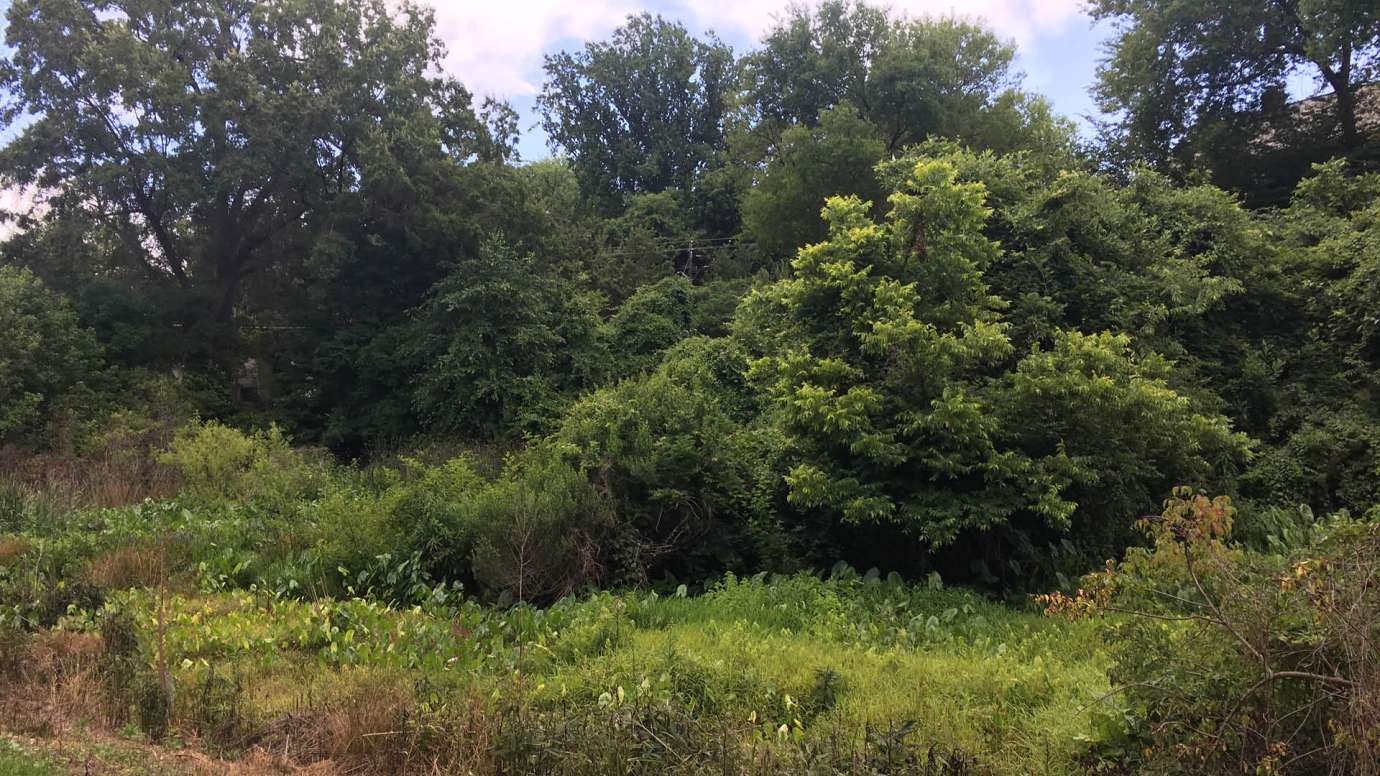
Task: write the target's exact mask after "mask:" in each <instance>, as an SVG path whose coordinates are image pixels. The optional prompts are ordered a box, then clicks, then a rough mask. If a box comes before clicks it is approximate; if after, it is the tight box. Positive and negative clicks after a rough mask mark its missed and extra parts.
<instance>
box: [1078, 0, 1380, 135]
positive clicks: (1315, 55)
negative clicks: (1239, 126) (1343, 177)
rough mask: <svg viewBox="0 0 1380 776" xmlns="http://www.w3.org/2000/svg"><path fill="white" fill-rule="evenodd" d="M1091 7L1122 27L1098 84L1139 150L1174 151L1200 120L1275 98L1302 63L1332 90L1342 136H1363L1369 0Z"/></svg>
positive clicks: (1370, 50)
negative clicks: (1359, 109)
mask: <svg viewBox="0 0 1380 776" xmlns="http://www.w3.org/2000/svg"><path fill="white" fill-rule="evenodd" d="M1090 11H1091V13H1092V15H1093V17H1094V18H1096V19H1098V20H1110V21H1111V23H1112V24H1113V25H1114V28H1115V30H1116V33H1115V36H1114V37H1113V39H1112V41H1111V42H1110V44H1109V45H1108V48H1107V57H1106V59H1105V60H1103V62H1102V66H1101V68H1100V71H1099V76H1098V78H1099V80H1098V84H1097V86H1096V87H1095V94H1096V96H1097V98H1098V101H1099V103H1100V105H1101V107H1102V109H1103V110H1104V111H1106V112H1108V113H1113V114H1116V115H1117V116H1118V117H1119V118H1118V120H1117V122H1118V123H1117V125H1116V129H1117V130H1118V131H1119V132H1120V134H1121V136H1122V140H1123V141H1124V142H1125V143H1126V144H1127V146H1128V151H1129V152H1130V153H1131V154H1132V155H1134V156H1138V157H1141V158H1148V159H1151V160H1155V161H1161V162H1162V161H1165V160H1167V159H1168V158H1169V156H1170V152H1171V151H1172V150H1173V148H1174V146H1175V145H1176V144H1177V143H1179V142H1180V141H1181V140H1183V139H1184V137H1185V136H1186V135H1187V134H1189V133H1190V131H1191V130H1193V129H1194V128H1195V127H1201V126H1206V125H1210V124H1216V123H1219V122H1222V121H1224V120H1230V119H1231V118H1232V117H1233V116H1236V115H1239V114H1242V113H1255V112H1257V111H1259V110H1261V109H1262V108H1266V107H1269V106H1268V103H1269V101H1270V99H1271V96H1272V95H1275V94H1278V93H1280V92H1281V91H1282V90H1283V88H1284V86H1285V84H1286V81H1287V80H1288V79H1289V77H1290V76H1292V75H1294V74H1296V73H1304V74H1308V75H1312V76H1314V77H1315V78H1316V79H1317V80H1318V82H1319V83H1320V84H1321V85H1323V86H1326V87H1327V88H1329V89H1331V91H1332V93H1333V94H1334V95H1335V98H1334V102H1333V111H1332V114H1333V116H1334V118H1335V122H1336V124H1335V126H1336V132H1337V134H1338V135H1339V136H1340V138H1341V141H1342V143H1343V144H1344V145H1347V146H1350V145H1353V144H1354V143H1355V142H1356V141H1357V139H1358V137H1359V125H1358V115H1357V107H1358V106H1357V97H1358V94H1359V93H1360V91H1361V89H1362V87H1363V86H1364V85H1365V84H1367V83H1369V82H1370V81H1373V80H1374V79H1375V78H1376V76H1377V73H1380V70H1377V68H1380V5H1376V3H1374V2H1372V1H1371V0H1259V1H1258V2H1249V3H1192V2H1179V1H1178V0H1093V2H1092V3H1090ZM1252 123H1255V124H1258V121H1257V120H1256V119H1255V118H1253V119H1252ZM1250 139H1252V140H1258V138H1250Z"/></svg>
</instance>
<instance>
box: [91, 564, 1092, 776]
mask: <svg viewBox="0 0 1380 776" xmlns="http://www.w3.org/2000/svg"><path fill="white" fill-rule="evenodd" d="M156 601H157V599H156V597H154V596H153V595H151V594H148V593H130V594H125V595H124V596H122V597H121V598H119V599H118V600H117V602H116V604H115V605H117V606H126V607H129V608H130V609H131V610H132V611H134V612H136V613H137V614H136V617H137V620H138V622H139V623H140V626H141V629H142V631H143V633H144V638H145V639H148V640H149V643H152V639H153V638H154V634H155V633H156V632H157V627H158V626H157V616H156V611H157V604H156ZM164 615H165V617H166V620H167V622H168V627H167V635H166V641H165V643H166V646H167V649H168V651H169V659H170V661H171V663H172V664H173V666H174V667H175V680H176V683H177V685H178V686H179V687H184V688H193V689H196V688H202V687H205V686H207V685H208V683H210V684H214V683H215V682H216V681H219V680H217V679H215V677H216V676H221V677H230V676H233V677H235V681H236V682H237V683H238V685H239V686H240V687H242V688H243V689H242V691H240V693H239V695H238V696H237V697H236V701H235V702H236V703H237V704H238V706H237V707H236V708H237V714H239V715H240V717H238V719H242V720H243V721H244V722H243V724H251V725H263V724H269V723H271V722H272V720H274V719H277V718H279V717H281V716H282V715H283V714H285V713H288V712H291V711H293V710H294V709H297V706H296V705H295V704H300V698H301V696H302V694H303V692H305V691H307V689H308V688H309V691H310V693H311V695H312V696H317V697H320V698H323V699H329V698H331V697H335V695H338V694H339V693H341V692H344V690H342V688H347V687H348V686H353V683H357V682H364V683H365V684H368V685H370V686H374V685H377V684H379V683H380V682H391V683H392V684H391V686H394V687H404V688H410V687H413V686H414V685H415V686H418V687H421V686H425V687H432V688H440V687H445V688H449V689H447V690H445V691H444V692H439V694H438V696H437V698H439V700H434V701H433V703H437V704H440V705H439V706H435V707H433V708H432V712H433V713H440V710H442V709H443V708H444V706H445V705H446V703H447V702H448V701H446V700H445V699H447V698H449V699H451V701H454V702H455V703H462V701H459V700H456V699H463V698H484V699H487V700H486V701H485V702H486V703H494V704H498V706H500V707H501V706H502V704H505V703H520V704H522V705H523V707H524V708H528V709H530V710H531V711H530V712H528V713H538V714H542V715H554V716H555V717H556V718H558V719H560V718H564V719H569V720H583V719H587V718H588V716H589V715H600V714H607V715H611V716H610V719H613V718H614V716H612V715H618V714H621V713H624V711H623V710H627V712H626V713H629V714H636V713H640V711H639V710H643V711H645V710H646V709H648V708H663V709H673V710H675V712H674V713H677V714H683V715H685V717H686V718H687V719H695V720H699V721H701V722H703V723H707V724H708V725H709V726H710V727H711V728H714V729H731V730H733V731H735V732H734V733H733V735H734V736H737V737H739V738H741V739H742V741H743V742H744V745H749V746H754V745H761V746H768V747H786V748H791V747H797V748H802V750H803V749H808V747H809V746H811V745H813V744H812V743H811V742H814V744H818V742H821V741H824V740H826V739H829V738H830V737H833V738H834V739H838V738H840V737H842V738H843V739H845V740H851V741H858V742H861V741H862V740H863V737H864V731H865V730H867V729H872V730H874V731H875V730H882V729H902V727H903V726H907V727H908V729H909V731H910V732H909V734H908V735H907V737H906V741H907V743H908V744H910V745H912V746H914V747H917V750H916V751H924V750H925V749H926V748H929V747H936V748H938V749H939V750H942V751H953V752H962V753H964V755H965V756H966V757H968V758H971V759H972V760H974V761H975V762H976V763H977V764H978V765H979V767H980V768H981V769H982V770H981V771H980V772H984V773H985V772H992V773H997V774H1027V773H1034V774H1064V773H1070V774H1071V773H1078V772H1080V767H1079V759H1080V757H1081V756H1082V753H1083V752H1084V751H1085V749H1086V743H1085V742H1086V741H1087V740H1088V738H1089V737H1091V736H1092V735H1093V721H1092V714H1093V712H1092V711H1090V709H1092V708H1093V707H1094V706H1095V705H1096V704H1094V703H1093V701H1095V700H1096V699H1097V698H1099V697H1100V696H1101V695H1103V694H1104V693H1105V692H1106V691H1107V689H1108V686H1107V681H1106V678H1105V665H1104V661H1103V660H1102V659H1101V657H1100V651H1099V642H1098V640H1097V636H1096V632H1095V628H1096V625H1095V623H1091V622H1066V621H1059V620H1052V619H1047V618H1042V617H1039V616H1037V615H1035V614H1033V613H1023V612H1016V611H1013V610H1011V609H1009V608H1006V607H1003V606H1000V605H997V604H992V603H989V602H987V601H984V600H983V599H981V598H979V597H977V596H974V595H972V594H969V593H965V592H961V591H952V590H940V589H937V588H936V587H913V586H908V585H905V584H902V583H901V582H900V581H899V580H896V579H892V580H889V581H886V582H883V581H880V580H877V579H875V578H870V579H866V580H864V579H861V578H859V577H857V576H856V575H846V576H845V577H844V578H840V579H834V580H829V581H822V580H819V579H817V578H815V577H811V576H808V575H800V576H795V577H789V578H780V579H776V580H771V581H768V580H765V579H762V578H755V579H750V580H738V579H734V578H733V577H729V578H728V579H727V580H725V581H724V582H722V583H720V584H718V585H716V586H715V587H714V588H712V589H711V590H710V591H709V592H708V593H706V594H704V595H702V596H698V597H684V596H683V595H676V596H671V597H658V596H656V595H655V594H643V593H625V594H621V595H614V594H609V593H601V594H597V595H594V596H592V597H588V598H580V599H576V598H569V599H563V600H562V601H560V602H558V603H557V604H555V605H554V606H552V607H550V608H549V609H546V610H535V609H530V608H528V607H518V608H515V609H512V610H509V611H507V612H500V611H497V610H493V609H489V608H485V607H481V606H478V605H476V604H473V603H471V602H460V603H458V604H457V603H455V602H451V603H450V604H449V605H446V606H436V605H426V606H422V607H414V608H410V609H395V608H391V607H388V606H386V605H383V604H380V603H378V602H376V601H367V600H359V599H356V600H341V601H336V600H329V599H322V600H317V601H315V602H310V603H308V602H298V601H291V600H284V599H279V598H274V597H272V596H267V595H265V594H263V593H258V594H253V593H248V592H233V593H227V594H221V595H213V596H204V597H198V598H174V599H173V600H172V601H171V602H170V603H169V604H168V606H167V607H166V609H165V610H164ZM408 692H411V691H410V690H408ZM180 697H186V698H195V697H196V693H193V692H183V693H180ZM190 702H191V701H188V703H190ZM464 702H468V701H464ZM298 711H299V712H300V709H298ZM193 713H199V712H196V710H195V709H191V710H187V711H184V712H183V715H184V716H186V715H190V714H193ZM754 742H755V743H754ZM791 751H796V749H791ZM572 756H573V755H572ZM581 772H583V771H581Z"/></svg>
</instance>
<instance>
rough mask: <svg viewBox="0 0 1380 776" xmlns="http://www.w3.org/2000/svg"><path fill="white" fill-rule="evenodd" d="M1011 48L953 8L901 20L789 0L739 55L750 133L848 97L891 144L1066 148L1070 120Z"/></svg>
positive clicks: (771, 134) (775, 133)
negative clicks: (948, 140)
mask: <svg viewBox="0 0 1380 776" xmlns="http://www.w3.org/2000/svg"><path fill="white" fill-rule="evenodd" d="M1015 53H1016V51H1015V47H1014V46H1013V45H1012V44H1010V43H1008V42H1005V41H1002V40H1001V39H999V38H998V37H997V36H996V35H995V34H994V33H992V32H991V30H989V29H987V28H985V27H983V26H981V25H977V24H973V23H970V22H967V21H962V20H959V19H956V18H953V17H939V18H919V19H904V18H902V19H898V18H893V17H892V16H890V15H889V14H888V13H886V12H885V11H883V10H881V9H878V8H875V7H873V6H869V5H866V4H864V3H862V2H843V1H842V0H830V1H829V2H825V3H823V4H822V5H820V7H819V8H818V9H817V10H816V11H814V12H811V11H810V10H809V9H807V8H804V7H796V8H795V9H793V10H792V11H790V13H789V14H788V15H787V16H786V18H785V19H783V20H782V21H781V23H780V24H779V25H778V26H777V27H776V28H775V29H773V30H772V31H771V32H770V33H768V35H767V37H766V38H765V40H764V45H763V47H762V49H761V50H759V51H756V52H754V53H752V54H750V55H748V56H747V57H745V58H744V60H743V71H744V80H745V89H746V100H747V103H748V106H749V108H750V111H751V113H752V114H753V120H754V123H755V128H754V130H753V134H754V135H755V136H756V137H755V142H757V143H760V144H762V146H763V150H764V151H765V150H769V149H770V148H771V147H772V146H773V145H775V143H776V142H777V141H778V140H779V138H780V137H781V133H782V132H784V131H785V130H786V129H788V128H789V127H792V126H796V125H804V126H806V127H814V126H816V125H817V124H818V123H819V122H820V121H821V120H822V116H823V115H824V113H825V111H827V110H829V109H830V108H833V107H836V106H839V105H845V104H846V105H851V106H852V107H853V108H855V109H856V110H857V111H858V112H859V114H860V115H861V116H862V117H863V118H865V119H866V120H867V121H869V122H871V123H872V124H873V125H874V126H876V128H877V134H878V137H879V138H880V139H881V140H882V141H883V142H884V143H885V146H886V150H887V151H888V152H892V153H894V152H897V151H899V150H900V149H902V148H904V147H905V146H908V145H911V144H913V143H917V142H919V141H921V140H924V139H926V138H928V137H955V138H959V139H962V140H965V141H967V142H969V143H975V144H983V146H984V147H993V148H997V149H999V150H1008V149H1011V148H1017V147H1023V146H1027V145H1031V144H1032V143H1035V142H1040V143H1051V142H1052V143H1055V144H1057V145H1060V146H1063V147H1064V148H1065V149H1067V148H1068V147H1069V146H1070V139H1071V137H1072V133H1071V130H1070V129H1069V127H1068V125H1067V124H1066V123H1065V122H1063V121H1060V120H1057V119H1055V118H1054V117H1053V116H1052V115H1051V114H1050V113H1049V111H1048V107H1047V106H1046V105H1044V103H1043V101H1041V100H1039V99H1038V98H1033V97H1030V96H1028V95H1025V94H1024V93H1023V92H1021V91H1020V89H1019V81H1020V78H1019V75H1018V74H1017V73H1016V72H1015V71H1014V70H1013V69H1012V61H1013V59H1014V57H1015ZM998 128H999V129H998Z"/></svg>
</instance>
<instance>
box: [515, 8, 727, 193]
mask: <svg viewBox="0 0 1380 776" xmlns="http://www.w3.org/2000/svg"><path fill="white" fill-rule="evenodd" d="M545 67H546V83H545V85H544V86H543V87H542V93H541V96H540V97H539V98H538V101H537V103H538V107H539V109H540V111H541V114H542V127H543V128H544V129H545V130H546V133H547V134H548V135H549V136H550V138H551V145H552V147H553V148H554V149H560V150H564V151H565V152H566V153H568V154H569V155H570V158H571V162H572V163H573V165H574V168H575V172H576V174H577V175H578V176H579V178H580V183H581V186H582V187H583V188H584V190H585V192H586V193H587V194H591V195H594V196H598V197H600V198H601V199H603V200H604V201H605V202H606V203H616V202H617V201H619V200H620V198H621V197H623V196H625V195H628V194H635V193H657V192H661V191H665V190H667V189H672V188H676V189H680V190H682V191H686V192H688V191H690V190H691V189H692V187H693V185H694V182H695V180H696V178H697V177H698V176H699V175H700V174H701V173H703V172H704V171H705V170H706V169H708V168H709V167H710V166H711V165H712V164H713V163H714V161H715V158H716V156H717V155H718V154H719V153H720V152H721V151H722V149H723V137H724V134H723V122H724V115H725V113H726V111H727V106H728V100H729V96H730V92H731V87H732V76H733V53H732V51H731V50H730V49H729V48H728V47H727V46H725V45H724V44H722V43H721V42H719V41H718V39H716V38H714V37H712V36H710V37H709V38H707V39H706V40H700V39H697V38H695V37H694V36H692V35H691V34H690V33H689V32H687V31H686V29H685V27H683V26H682V25H680V24H678V23H676V22H670V21H666V20H665V19H662V18H661V17H660V16H652V15H650V14H643V15H641V16H633V17H630V18H629V19H628V21H627V23H626V24H624V25H623V26H622V27H620V28H618V30H616V31H615V32H614V33H613V37H612V38H611V39H610V40H608V41H606V42H596V43H589V44H586V45H585V48H584V50H583V51H580V52H576V53H570V52H562V53H560V54H556V55H554V56H548V57H547V58H546V66H545Z"/></svg>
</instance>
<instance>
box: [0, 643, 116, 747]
mask: <svg viewBox="0 0 1380 776" xmlns="http://www.w3.org/2000/svg"><path fill="white" fill-rule="evenodd" d="M104 648H105V647H104V642H103V641H102V639H101V637H100V636H98V635H96V634H93V633H75V632H71V631H44V632H42V633H39V634H36V635H35V636H33V637H32V638H30V639H28V640H27V641H26V643H25V645H24V648H23V649H24V654H23V655H22V657H21V658H20V659H19V661H18V662H17V666H16V668H17V671H16V672H15V673H16V674H17V675H16V676H15V677H14V678H13V680H12V681H9V682H6V683H4V684H3V685H0V723H3V724H4V727H5V728H6V729H9V730H19V731H23V732H25V733H29V734H32V735H39V736H54V735H61V734H62V733H64V732H65V731H67V730H69V729H71V728H72V726H73V725H74V724H75V723H76V722H78V721H89V720H95V719H99V718H100V717H101V715H102V710H103V709H102V701H103V699H104V697H105V694H104V691H103V685H102V683H101V677H100V658H101V654H102V653H103V651H104Z"/></svg>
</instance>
